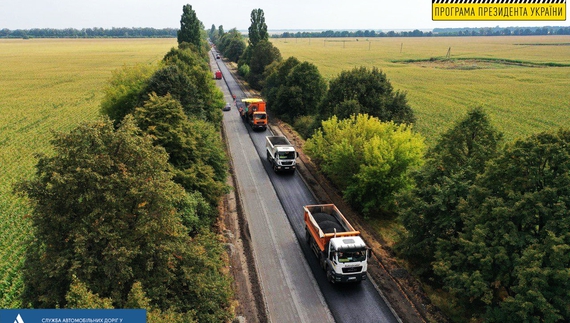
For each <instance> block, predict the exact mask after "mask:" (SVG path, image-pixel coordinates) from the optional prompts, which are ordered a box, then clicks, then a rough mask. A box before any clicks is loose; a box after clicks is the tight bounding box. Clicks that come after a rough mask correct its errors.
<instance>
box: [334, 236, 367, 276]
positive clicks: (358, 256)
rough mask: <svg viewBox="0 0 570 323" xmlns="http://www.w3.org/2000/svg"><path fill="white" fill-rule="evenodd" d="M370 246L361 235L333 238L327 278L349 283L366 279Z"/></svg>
mask: <svg viewBox="0 0 570 323" xmlns="http://www.w3.org/2000/svg"><path fill="white" fill-rule="evenodd" d="M368 253H369V252H368V248H367V247H366V244H365V243H364V241H363V240H362V238H360V237H357V236H356V237H341V238H332V239H331V240H330V242H329V252H328V258H327V265H328V266H327V267H328V269H327V278H328V280H329V281H331V282H335V283H336V282H339V283H347V282H361V281H363V280H366V271H367V270H368Z"/></svg>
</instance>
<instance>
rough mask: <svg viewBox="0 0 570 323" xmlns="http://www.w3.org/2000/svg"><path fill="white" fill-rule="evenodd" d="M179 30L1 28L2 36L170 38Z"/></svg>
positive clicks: (0, 36)
mask: <svg viewBox="0 0 570 323" xmlns="http://www.w3.org/2000/svg"><path fill="white" fill-rule="evenodd" d="M177 32H178V29H176V28H162V29H156V28H111V29H105V28H83V29H74V28H65V29H54V28H34V29H16V30H10V29H0V38H23V39H28V38H105V37H107V38H170V37H176V36H177Z"/></svg>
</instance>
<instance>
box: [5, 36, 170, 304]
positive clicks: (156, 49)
mask: <svg viewBox="0 0 570 323" xmlns="http://www.w3.org/2000/svg"><path fill="white" fill-rule="evenodd" d="M176 45H177V43H176V39H173V38H170V39H128V40H127V39H125V40H123V39H89V40H85V39H76V40H73V39H58V40H56V39H47V40H46V39H32V40H0V89H1V90H0V173H1V174H2V175H1V176H2V178H1V180H0V233H1V234H0V308H13V307H17V306H18V305H19V304H18V299H17V298H16V297H15V295H17V293H18V292H19V291H20V289H21V287H22V281H21V278H20V275H19V267H20V266H21V263H22V260H23V252H24V250H25V245H23V241H24V240H25V238H26V237H27V236H28V234H29V222H28V220H26V214H27V213H29V209H28V207H27V206H26V204H25V203H24V202H23V201H22V200H21V199H18V198H16V196H14V195H13V194H12V186H13V184H14V183H15V182H16V181H18V180H21V179H22V178H26V177H29V176H30V175H31V174H33V171H34V166H35V163H36V162H37V160H36V159H35V158H34V157H33V155H34V154H35V153H38V152H43V153H49V152H50V145H49V141H50V139H51V138H52V136H51V131H53V130H55V131H68V130H70V129H71V128H73V127H75V126H76V125H77V124H78V123H80V122H82V121H86V120H92V119H95V118H97V117H98V115H99V104H100V102H101V99H102V96H103V93H102V89H103V87H104V86H105V85H106V84H107V81H108V79H109V78H110V77H111V71H113V70H115V69H117V68H119V67H121V66H123V65H127V66H129V65H134V64H138V63H143V64H144V63H156V62H158V61H160V60H161V59H162V58H163V56H164V55H165V54H166V53H167V52H168V51H169V50H170V48H172V47H174V46H176Z"/></svg>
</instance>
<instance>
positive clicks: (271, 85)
mask: <svg viewBox="0 0 570 323" xmlns="http://www.w3.org/2000/svg"><path fill="white" fill-rule="evenodd" d="M273 64H275V66H273V67H272V66H271V65H270V66H269V67H268V71H266V74H269V75H268V76H267V77H266V80H265V83H264V87H263V91H262V94H263V95H264V97H265V98H266V99H267V104H268V105H269V108H270V109H271V112H272V113H274V114H275V115H277V116H279V117H281V118H283V119H284V120H285V121H288V122H292V121H293V120H295V119H297V118H298V117H299V116H302V115H310V114H315V113H316V111H317V106H318V104H319V103H320V101H321V100H322V98H323V96H324V93H325V91H326V83H325V81H324V79H323V78H322V76H321V74H320V73H319V71H318V69H317V67H316V66H315V65H313V64H311V63H308V62H303V63H301V62H299V60H297V59H296V58H294V57H290V58H288V59H287V60H285V61H283V62H276V63H273Z"/></svg>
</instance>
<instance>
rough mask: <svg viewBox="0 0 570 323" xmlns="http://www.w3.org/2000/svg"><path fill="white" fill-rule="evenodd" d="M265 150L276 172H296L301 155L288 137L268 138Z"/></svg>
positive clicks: (266, 138)
mask: <svg viewBox="0 0 570 323" xmlns="http://www.w3.org/2000/svg"><path fill="white" fill-rule="evenodd" d="M265 150H266V151H267V160H268V161H269V163H271V166H272V167H273V170H274V171H276V172H277V171H295V168H296V167H297V157H298V156H299V154H298V153H297V151H296V150H295V147H294V146H293V145H292V144H291V143H290V142H289V140H287V138H286V137H283V136H266V137H265Z"/></svg>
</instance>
